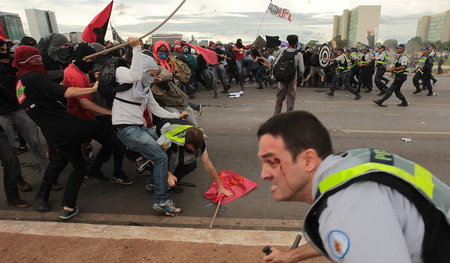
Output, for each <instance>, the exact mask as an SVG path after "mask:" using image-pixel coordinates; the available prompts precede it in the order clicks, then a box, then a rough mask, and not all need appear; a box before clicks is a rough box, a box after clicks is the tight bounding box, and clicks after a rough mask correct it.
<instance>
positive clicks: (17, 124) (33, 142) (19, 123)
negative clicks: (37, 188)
mask: <svg viewBox="0 0 450 263" xmlns="http://www.w3.org/2000/svg"><path fill="white" fill-rule="evenodd" d="M16 72H17V69H16V68H14V67H13V56H12V55H11V56H10V55H9V53H8V49H7V45H6V43H5V42H4V41H3V40H1V39H0V125H1V126H2V127H3V129H4V132H5V134H6V137H7V138H8V142H9V144H10V146H11V147H15V144H16V140H15V129H14V128H16V130H17V131H18V132H19V134H21V135H22V136H23V138H24V139H25V141H26V142H27V143H28V145H29V147H30V148H31V150H32V151H33V154H34V156H35V157H36V159H37V160H38V161H39V164H40V166H41V169H42V171H44V170H45V169H46V168H47V165H48V158H47V156H46V154H45V150H44V145H43V143H42V142H41V139H40V137H39V130H38V128H37V126H36V124H35V123H34V122H33V121H32V120H31V119H30V117H28V115H27V114H26V113H25V112H24V111H23V110H22V109H21V108H20V106H19V104H18V103H17V98H16V94H15V85H16ZM25 145H26V144H25ZM18 182H19V188H20V190H21V191H31V190H32V187H31V185H30V184H29V183H27V182H26V181H25V179H24V178H23V177H22V176H21V175H20V176H19V181H18Z"/></svg>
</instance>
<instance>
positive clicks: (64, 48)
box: [38, 33, 72, 83]
mask: <svg viewBox="0 0 450 263" xmlns="http://www.w3.org/2000/svg"><path fill="white" fill-rule="evenodd" d="M38 49H39V51H40V52H41V56H42V61H43V63H44V66H45V69H46V70H47V73H48V78H49V79H50V80H52V81H54V82H56V83H60V82H61V81H62V78H63V72H64V69H65V68H66V67H67V66H68V65H69V63H70V59H71V55H72V47H71V45H70V44H69V40H68V39H67V38H66V36H64V35H63V34H59V33H52V34H50V35H47V36H45V37H44V38H42V39H41V40H40V41H39V43H38Z"/></svg>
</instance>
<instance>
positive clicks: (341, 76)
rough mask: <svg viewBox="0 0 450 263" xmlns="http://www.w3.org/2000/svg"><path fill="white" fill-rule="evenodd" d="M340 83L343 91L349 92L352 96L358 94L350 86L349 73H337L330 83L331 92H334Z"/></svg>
mask: <svg viewBox="0 0 450 263" xmlns="http://www.w3.org/2000/svg"><path fill="white" fill-rule="evenodd" d="M339 81H341V82H342V85H344V87H345V89H346V90H348V91H350V92H351V93H352V94H355V95H356V94H358V93H357V92H356V90H355V89H353V88H352V86H351V85H350V71H344V72H339V73H337V75H336V76H335V77H334V79H333V81H332V82H331V91H334V90H335V89H336V85H337V83H338V82H339Z"/></svg>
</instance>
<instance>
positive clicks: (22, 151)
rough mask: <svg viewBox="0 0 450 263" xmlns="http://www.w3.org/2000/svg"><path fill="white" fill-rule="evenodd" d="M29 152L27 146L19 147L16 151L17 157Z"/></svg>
mask: <svg viewBox="0 0 450 263" xmlns="http://www.w3.org/2000/svg"><path fill="white" fill-rule="evenodd" d="M28 151H29V149H28V147H27V146H19V147H17V149H16V153H17V155H19V154H22V153H24V152H28Z"/></svg>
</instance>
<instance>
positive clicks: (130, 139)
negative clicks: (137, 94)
mask: <svg viewBox="0 0 450 263" xmlns="http://www.w3.org/2000/svg"><path fill="white" fill-rule="evenodd" d="M116 136H117V138H119V140H120V141H121V142H122V143H123V144H124V145H125V146H126V147H127V148H128V149H129V150H131V151H135V152H138V153H140V154H141V155H142V156H143V157H144V158H145V159H147V160H152V161H153V184H154V189H155V191H154V194H155V203H157V204H160V203H164V202H165V201H167V200H168V199H169V194H168V193H167V171H168V170H167V169H168V157H167V154H166V152H165V151H164V150H163V148H162V147H161V146H160V145H159V144H157V143H156V140H157V139H158V135H157V134H156V131H155V130H153V129H149V128H147V127H144V126H138V125H132V126H128V127H125V128H122V129H120V130H119V131H117V133H116Z"/></svg>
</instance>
